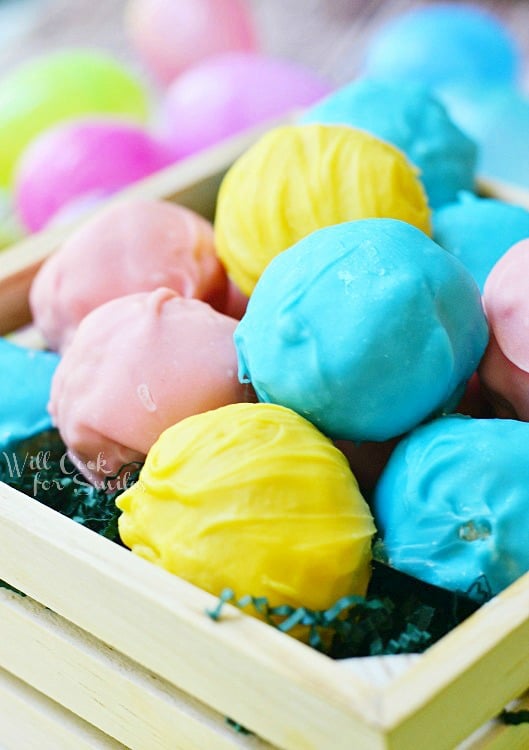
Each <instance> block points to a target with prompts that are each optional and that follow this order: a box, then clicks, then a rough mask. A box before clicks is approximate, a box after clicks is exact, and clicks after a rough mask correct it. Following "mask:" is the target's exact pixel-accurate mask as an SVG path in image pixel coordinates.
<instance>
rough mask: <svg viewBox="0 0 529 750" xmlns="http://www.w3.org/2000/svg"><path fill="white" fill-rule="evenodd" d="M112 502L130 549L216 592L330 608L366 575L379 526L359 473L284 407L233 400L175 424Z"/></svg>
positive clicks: (360, 590)
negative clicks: (132, 482)
mask: <svg viewBox="0 0 529 750" xmlns="http://www.w3.org/2000/svg"><path fill="white" fill-rule="evenodd" d="M118 505H119V507H120V508H121V509H122V510H123V515H122V516H121V517H120V520H119V529H120V535H121V538H122V539H123V541H124V543H125V544H126V545H127V546H128V547H130V548H131V549H132V550H133V551H134V552H135V553H136V554H138V555H140V556H141V557H145V558H146V559H148V560H150V561H151V562H154V563H156V564H157V565H160V566H162V567H164V568H166V569H167V570H169V571H170V572H171V573H174V574H176V575H178V576H180V577H182V578H184V579H185V580H187V581H190V582H191V583H194V584H195V585H196V586H199V587H200V588H203V589H205V590H206V591H209V592H210V593H212V594H215V595H217V596H218V595H219V594H220V593H221V592H222V591H223V590H224V589H225V588H231V589H232V590H233V591H235V593H236V594H237V596H244V595H245V594H252V595H253V596H265V597H267V598H268V601H269V603H270V604H271V605H278V604H290V605H291V606H294V607H309V608H314V609H326V608H328V607H329V606H331V605H332V604H333V603H334V602H336V600H337V599H339V598H341V597H343V596H346V595H350V594H360V595H363V594H364V593H365V590H366V587H367V583H368V581H369V577H370V566H369V563H370V559H371V544H370V542H371V537H372V535H373V533H374V530H375V529H374V526H373V522H372V517H371V513H370V511H369V508H368V507H367V504H366V503H365V501H364V499H363V498H362V495H361V494H360V491H359V490H358V485H357V483H356V480H355V478H354V476H353V475H352V473H351V471H350V469H349V466H348V465H347V461H346V460H345V458H344V456H343V455H342V454H341V453H340V451H338V450H337V449H336V448H335V447H334V446H333V444H332V443H331V441H330V440H328V439H327V438H325V437H324V436H323V435H322V434H321V433H319V432H318V430H316V429H315V428H314V427H313V426H312V425H311V424H310V423H309V422H307V421H306V420H304V419H302V418H301V417H300V416H299V415H297V414H295V413H294V412H292V411H290V410H289V409H283V408H282V407H279V406H272V405H269V404H236V405H233V406H227V407H224V408H222V409H217V410H215V411H210V412H207V413H206V414H201V415H198V416H195V417H190V418H189V419H186V420H184V421H183V422H180V423H179V424H178V425H175V426H174V427H171V428H170V429H168V430H166V431H165V432H164V433H163V434H162V435H161V437H160V439H159V440H158V441H157V443H156V444H155V445H154V446H153V448H152V449H151V450H150V452H149V455H148V457H147V460H146V463H145V466H144V467H143V469H142V472H141V475H140V479H139V481H138V483H137V484H136V485H134V486H133V487H132V488H131V489H129V490H128V491H127V492H125V494H123V495H122V496H121V497H120V498H119V500H118Z"/></svg>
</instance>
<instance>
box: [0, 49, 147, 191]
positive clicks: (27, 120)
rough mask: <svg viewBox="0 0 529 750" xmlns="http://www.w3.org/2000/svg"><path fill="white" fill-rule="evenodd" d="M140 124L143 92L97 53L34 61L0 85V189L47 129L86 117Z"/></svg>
mask: <svg viewBox="0 0 529 750" xmlns="http://www.w3.org/2000/svg"><path fill="white" fill-rule="evenodd" d="M95 113H97V114H109V115H113V116H123V117H126V118H128V119H133V120H140V121H144V120H145V119H146V117H147V113H148V101H147V94H146V92H145V90H144V88H143V86H142V85H141V84H140V83H139V81H137V80H135V78H134V77H133V76H132V75H131V74H130V73H129V72H128V71H127V70H126V69H125V68H123V67H122V66H121V65H120V64H119V63H117V62H116V61H115V60H113V59H112V58H110V57H108V56H106V55H103V54H101V53H99V52H92V51H88V50H72V51H64V52H59V53H53V54H49V55H46V56H44V57H39V58H36V59H35V60H32V61H31V62H29V63H26V64H25V65H23V66H22V67H20V68H18V69H16V70H14V71H13V72H12V73H10V74H8V75H7V76H6V77H5V78H4V79H3V80H2V81H0V187H8V186H10V185H11V183H12V180H13V171H14V168H15V165H16V162H17V161H18V158H19V156H20V155H21V153H22V151H23V150H24V148H25V147H26V145H27V144H28V143H29V142H30V141H31V140H32V139H33V138H34V137H35V136H36V135H38V134H39V133H41V132H42V131H43V130H45V129H46V128H48V127H50V126H51V125H53V124H55V123H57V122H59V121H61V120H66V119H70V118H73V117H78V116H82V115H86V114H95Z"/></svg>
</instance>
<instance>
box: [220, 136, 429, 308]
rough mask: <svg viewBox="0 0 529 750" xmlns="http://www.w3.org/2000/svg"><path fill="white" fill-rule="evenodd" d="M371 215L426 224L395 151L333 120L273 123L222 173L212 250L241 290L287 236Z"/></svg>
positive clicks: (406, 167)
mask: <svg viewBox="0 0 529 750" xmlns="http://www.w3.org/2000/svg"><path fill="white" fill-rule="evenodd" d="M381 175H383V179H382V178H381ZM371 217H391V218H395V219H402V220H403V221H407V222H409V223H410V224H414V225H416V226H418V227H419V228H420V229H422V230H424V231H425V232H428V231H429V230H430V211H429V209H428V204H427V201H426V196H425V194H424V189H423V187H422V185H421V183H420V181H419V179H418V177H417V175H416V173H415V169H414V168H413V167H412V166H411V165H410V164H409V162H408V161H407V160H406V158H405V156H404V155H403V154H402V153H401V152H400V151H398V150H397V149H396V148H395V147H394V146H391V145H390V144H388V143H385V142H384V141H381V140H379V139H378V138H375V137H374V136H372V135H370V134H369V133H366V132H364V131H362V130H354V129H353V128H349V127H344V126H340V125H329V126H324V125H297V126H287V127H282V128H276V129H275V130H272V131H271V132H269V133H268V134H267V135H265V136H264V138H262V139H261V140H260V141H259V142H258V143H257V144H256V145H254V146H253V147H252V148H251V149H250V150H249V151H247V152H246V153H245V154H244V155H243V156H242V157H241V158H240V159H239V160H238V161H236V162H235V164H234V165H233V166H232V167H231V169H230V170H229V172H228V174H227V175H226V177H225V178H224V181H223V183H222V185H221V188H220V193H219V198H218V204H217V216H216V220H215V238H216V244H217V250H218V253H219V256H220V258H221V260H222V261H223V263H224V265H225V267H226V269H227V271H228V275H229V276H230V277H231V278H232V279H233V281H234V282H235V283H236V285H237V286H238V287H239V289H241V291H242V292H243V293H244V294H246V295H248V296H249V295H250V294H251V293H252V290H253V288H254V286H255V284H256V283H257V281H258V279H259V277H260V276H261V274H262V272H263V271H264V269H265V268H266V267H267V265H268V264H269V263H270V261H271V260H272V259H273V258H274V257H275V256H276V255H278V254H279V253H281V252H283V250H286V249H287V248H289V247H290V246H291V245H293V244H294V243H295V242H298V241H299V240H301V239H302V238H303V237H306V236H307V235H309V234H310V233H311V232H314V231H315V230H316V229H321V228H322V227H326V226H330V225H333V224H340V223H342V222H346V221H352V220H354V219H362V218H371Z"/></svg>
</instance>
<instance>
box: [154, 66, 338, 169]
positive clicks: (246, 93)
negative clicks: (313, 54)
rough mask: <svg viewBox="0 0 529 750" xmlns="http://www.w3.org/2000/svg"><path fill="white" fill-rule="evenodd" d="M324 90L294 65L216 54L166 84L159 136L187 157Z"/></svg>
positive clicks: (312, 76)
mask: <svg viewBox="0 0 529 750" xmlns="http://www.w3.org/2000/svg"><path fill="white" fill-rule="evenodd" d="M329 92H330V86H329V84H328V83H326V82H325V81H323V80H322V79H321V78H320V77H319V76H318V75H316V73H314V72H313V71H311V70H309V69H307V68H305V67H303V66H301V65H297V64H296V63H292V62H287V61H284V60H277V59H273V58H270V57H265V56H263V55H256V54H250V53H243V52H239V53H232V54H228V55H221V56H218V57H215V58H211V59H210V60H206V61H205V62H203V63H201V64H200V65H198V66H197V67H195V68H193V69H192V70H189V71H187V72H186V73H184V74H183V75H182V76H180V78H178V79H177V80H176V81H175V82H174V83H173V84H172V85H171V86H170V87H169V89H168V91H167V94H166V97H165V100H164V102H163V104H162V112H161V117H160V134H161V137H162V138H163V139H164V140H165V141H167V143H168V144H169V145H170V146H171V148H172V150H173V151H174V153H175V154H176V155H178V156H187V155H189V154H192V153H194V152H196V151H200V150H201V149H203V148H206V147H207V146H211V145H213V144H214V143H217V142H218V141H221V140H223V139H224V138H227V137H229V136H230V135H234V134H235V133H238V132H240V131H242V130H245V129H247V128H250V127H252V126H256V125H258V124H259V123H261V122H265V121H266V120H270V119H272V118H277V117H280V116H281V115H283V114H285V113H287V112H290V111H292V110H294V109H295V108H297V107H305V106H308V105H310V104H313V103H314V102H316V101H317V100H318V99H321V98H322V97H324V96H326V95H327V94H328V93H329Z"/></svg>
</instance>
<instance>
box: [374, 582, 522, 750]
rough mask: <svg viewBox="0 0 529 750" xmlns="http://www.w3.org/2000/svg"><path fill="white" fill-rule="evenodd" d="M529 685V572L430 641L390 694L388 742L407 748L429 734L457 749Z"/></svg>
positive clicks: (434, 749) (438, 748)
mask: <svg viewBox="0 0 529 750" xmlns="http://www.w3.org/2000/svg"><path fill="white" fill-rule="evenodd" d="M528 685H529V574H526V575H525V576H523V577H522V578H520V579H519V580H518V581H516V583H514V584H513V585H512V586H510V587H509V588H508V589H507V590H506V591H504V592H503V593H502V594H500V595H499V596H497V597H495V598H494V599H493V600H492V601H491V602H489V603H488V604H486V605H485V606H483V607H482V608H481V609H479V610H478V611H477V612H475V613H474V614H473V615H472V616H471V617H470V618H469V619H468V620H466V621H465V622H464V623H462V624H461V625H459V626H458V627H457V628H456V629H455V630H453V631H452V632H451V633H449V634H448V635H447V636H445V637H444V638H443V639H442V640H441V641H439V642H438V643H437V644H435V645H434V646H432V648H430V649H429V650H428V651H427V652H426V653H425V654H424V655H423V657H422V658H421V659H420V660H419V661H418V662H417V663H416V664H415V665H413V667H412V668H411V669H409V670H408V671H407V672H406V673H405V674H404V675H403V676H402V677H400V678H399V679H397V680H396V681H395V682H394V683H392V684H391V685H390V686H389V688H387V689H386V690H385V691H384V695H383V697H382V703H383V708H382V712H383V717H384V718H383V723H384V725H385V726H386V727H387V732H388V737H389V746H388V747H389V748H391V750H409V748H415V747H419V746H420V743H421V741H422V739H423V738H424V737H425V736H428V737H429V739H428V748H429V750H452V748H454V747H455V746H456V745H457V743H458V742H462V741H463V740H464V739H466V738H467V737H468V736H469V734H471V732H473V731H474V730H476V729H477V728H479V727H480V726H481V725H483V724H484V723H485V722H486V721H488V720H489V719H492V718H493V717H494V716H496V715H497V714H499V713H500V711H501V710H502V708H503V707H504V706H505V705H506V704H507V703H509V701H511V700H513V699H514V698H516V697H518V696H519V695H521V694H522V693H524V692H525V691H526V690H527V686H528ZM433 727H434V728H435V731H434V732H432V734H431V736H430V735H429V734H428V732H429V728H433ZM421 738H422V739H421Z"/></svg>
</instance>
